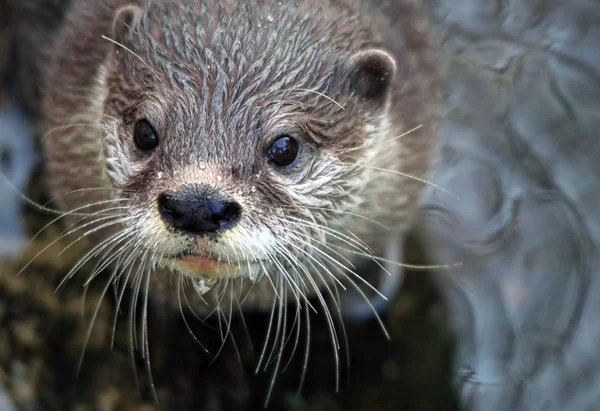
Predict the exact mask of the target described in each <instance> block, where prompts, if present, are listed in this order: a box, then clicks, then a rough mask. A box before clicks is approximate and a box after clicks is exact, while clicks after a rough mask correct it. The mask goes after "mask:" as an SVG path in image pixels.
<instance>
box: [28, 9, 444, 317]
mask: <svg viewBox="0 0 600 411" xmlns="http://www.w3.org/2000/svg"><path fill="white" fill-rule="evenodd" d="M64 12H65V14H64V17H63V16H62V15H61V20H60V21H61V24H60V27H59V28H58V29H57V31H56V32H55V33H52V32H51V33H50V34H49V36H48V37H49V38H48V41H47V42H46V41H45V42H40V44H46V43H51V46H49V47H50V48H49V49H48V50H47V51H44V52H43V53H39V55H40V57H41V59H40V61H38V62H37V63H35V69H34V71H35V70H37V71H40V72H41V78H42V82H41V83H40V84H41V85H40V86H39V93H40V95H41V100H40V101H41V105H40V106H39V107H38V108H37V110H38V111H39V114H40V118H41V121H40V124H41V128H42V134H43V135H44V139H43V149H44V157H45V170H46V173H47V174H46V177H47V182H48V186H49V188H50V191H51V194H52V196H53V197H55V198H56V204H57V205H58V206H59V208H60V209H61V210H62V211H65V212H71V215H70V217H71V218H70V221H71V223H72V224H78V225H79V226H80V227H81V230H80V231H78V232H77V233H76V234H79V235H83V237H84V238H85V239H86V240H91V241H90V245H91V246H92V247H96V248H95V250H96V251H97V253H94V252H93V253H92V254H90V256H92V255H93V256H94V257H95V258H102V259H104V261H106V266H110V267H114V270H115V271H114V272H115V276H114V277H113V278H117V277H120V278H126V279H127V282H128V283H130V284H136V285H138V286H140V284H142V285H143V284H145V280H146V279H148V281H150V282H151V283H152V286H151V291H150V294H151V295H153V296H154V297H156V298H158V299H162V300H164V301H167V302H173V303H175V304H177V303H178V302H180V301H181V298H180V293H181V291H182V290H184V289H185V290H186V291H185V293H186V295H187V297H188V300H189V301H190V304H191V305H192V306H193V307H194V308H197V309H206V307H207V306H206V305H205V303H204V302H202V301H201V299H200V298H198V296H197V295H196V293H195V292H194V288H193V287H192V281H187V280H185V281H184V280H183V279H194V281H193V283H195V284H196V285H197V284H198V283H200V282H202V281H204V280H206V281H208V282H209V283H210V284H212V283H213V282H214V281H216V280H219V279H220V280H223V281H221V282H220V284H222V285H223V287H224V288H223V287H222V288H220V292H217V291H218V290H217V291H212V292H211V293H209V294H208V295H207V296H206V297H205V299H206V300H207V301H208V309H212V307H213V306H214V305H215V304H216V301H217V300H218V301H219V302H220V304H222V305H223V304H224V305H226V306H229V304H230V303H229V302H230V301H232V300H240V301H243V305H244V306H245V307H248V308H251V307H258V308H261V307H270V306H271V305H272V303H273V301H274V296H276V295H279V294H280V292H283V294H285V295H288V294H289V295H291V296H294V297H295V299H297V300H298V301H300V300H301V299H302V298H303V297H301V296H302V295H308V294H314V293H317V294H319V293H320V292H323V293H326V294H329V293H331V286H328V285H324V284H328V283H329V284H334V285H335V284H337V283H338V282H339V281H341V282H342V283H348V281H352V282H354V283H356V284H357V285H359V286H362V284H361V280H360V279H359V278H358V276H357V275H362V274H363V273H361V272H360V271H358V272H357V275H355V274H348V273H349V272H354V271H355V270H356V268H355V267H358V266H359V265H360V264H362V262H363V261H368V260H369V259H370V258H369V257H368V255H369V254H372V255H374V256H376V257H377V258H381V259H385V258H386V256H387V254H386V250H387V249H389V244H390V242H391V241H392V240H393V241H395V242H397V240H398V239H399V238H401V237H402V235H403V233H404V231H405V230H406V229H407V227H408V226H409V225H410V222H411V219H412V216H413V214H414V212H415V210H416V204H417V201H418V198H419V195H420V193H421V191H422V189H423V185H424V183H423V182H422V181H419V180H420V179H424V178H426V171H427V169H428V168H429V166H430V164H431V161H432V152H433V148H434V141H435V138H434V126H435V100H436V97H437V90H436V88H435V79H436V76H435V72H434V70H433V67H434V63H433V60H432V56H431V54H430V51H429V48H428V46H427V42H426V39H425V33H424V28H423V25H424V20H423V16H422V15H421V11H420V9H419V5H418V4H417V2H416V1H412V0H402V1H395V0H388V1H384V0H362V1H359V0H298V1H295V2H277V1H270V0H262V1H261V0H243V1H240V0H206V1H191V0H151V1H131V0H129V1H126V0H76V1H73V2H72V4H70V3H69V2H64ZM33 111H34V112H35V111H36V110H33ZM417 126H421V127H420V128H418V129H417V130H415V131H413V132H411V133H408V134H406V135H403V134H405V133H406V132H408V131H409V130H411V129H414V128H415V127H417ZM401 135H403V136H402V137H400V136H401ZM91 204H95V205H93V206H92V205H91ZM73 210H75V211H73ZM84 214H87V216H86V215H84ZM90 214H91V216H90ZM92 220H95V221H92ZM92 228H99V229H98V231H94V232H90V231H91V229H92ZM367 246H368V248H367ZM173 272H174V273H178V274H182V275H181V276H179V275H177V276H176V277H173V276H172V275H171V273H173ZM151 273H155V275H154V274H153V275H150V274H151ZM173 278H176V279H179V280H178V281H174V280H173ZM323 287H324V288H323ZM217 288H218V287H217ZM278 290H279V291H278ZM318 290H322V291H318ZM323 290H325V291H323ZM245 291H249V293H247V292H245Z"/></svg>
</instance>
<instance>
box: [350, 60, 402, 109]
mask: <svg viewBox="0 0 600 411" xmlns="http://www.w3.org/2000/svg"><path fill="white" fill-rule="evenodd" d="M350 67H351V76H350V79H351V82H352V83H351V87H352V90H353V91H354V92H355V93H356V95H357V96H359V97H360V98H361V100H363V101H368V102H371V103H375V104H382V103H384V102H385V101H386V99H387V96H388V95H389V91H390V88H391V85H392V81H393V80H394V76H395V74H396V62H395V61H394V58H393V57H392V56H391V55H390V54H389V53H387V52H385V51H383V50H378V49H372V50H365V51H360V52H358V53H356V54H355V55H353V56H352V58H351V59H350Z"/></svg>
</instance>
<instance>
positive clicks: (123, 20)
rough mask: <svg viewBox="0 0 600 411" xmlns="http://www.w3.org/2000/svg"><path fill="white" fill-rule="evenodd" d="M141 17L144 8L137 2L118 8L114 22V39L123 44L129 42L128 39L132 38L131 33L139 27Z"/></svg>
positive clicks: (112, 32)
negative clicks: (136, 3)
mask: <svg viewBox="0 0 600 411" xmlns="http://www.w3.org/2000/svg"><path fill="white" fill-rule="evenodd" d="M141 18H142V9H141V8H140V7H138V6H137V5H135V4H128V5H126V6H122V7H120V8H119V9H117V11H116V12H115V16H114V18H113V23H112V31H111V34H112V40H114V41H116V42H119V43H121V44H125V43H127V42H128V41H127V39H129V38H131V34H132V32H134V31H135V30H136V29H137V26H138V24H139V22H140V20H141Z"/></svg>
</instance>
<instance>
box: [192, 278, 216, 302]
mask: <svg viewBox="0 0 600 411" xmlns="http://www.w3.org/2000/svg"><path fill="white" fill-rule="evenodd" d="M216 283H217V280H216V279H214V278H205V277H196V278H192V284H194V289H195V290H196V292H197V293H198V295H199V296H201V297H202V296H203V295H204V294H206V293H207V292H209V291H210V290H211V289H212V288H213V286H214V285H215V284H216Z"/></svg>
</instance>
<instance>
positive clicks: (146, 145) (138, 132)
mask: <svg viewBox="0 0 600 411" xmlns="http://www.w3.org/2000/svg"><path fill="white" fill-rule="evenodd" d="M134 141H135V145H136V146H137V147H138V148H139V149H140V150H142V151H152V150H154V149H155V148H156V146H158V136H157V135H156V132H155V131H154V129H153V128H152V126H151V125H150V123H148V122H147V121H146V120H140V121H138V122H137V123H136V124H135V131H134Z"/></svg>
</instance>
